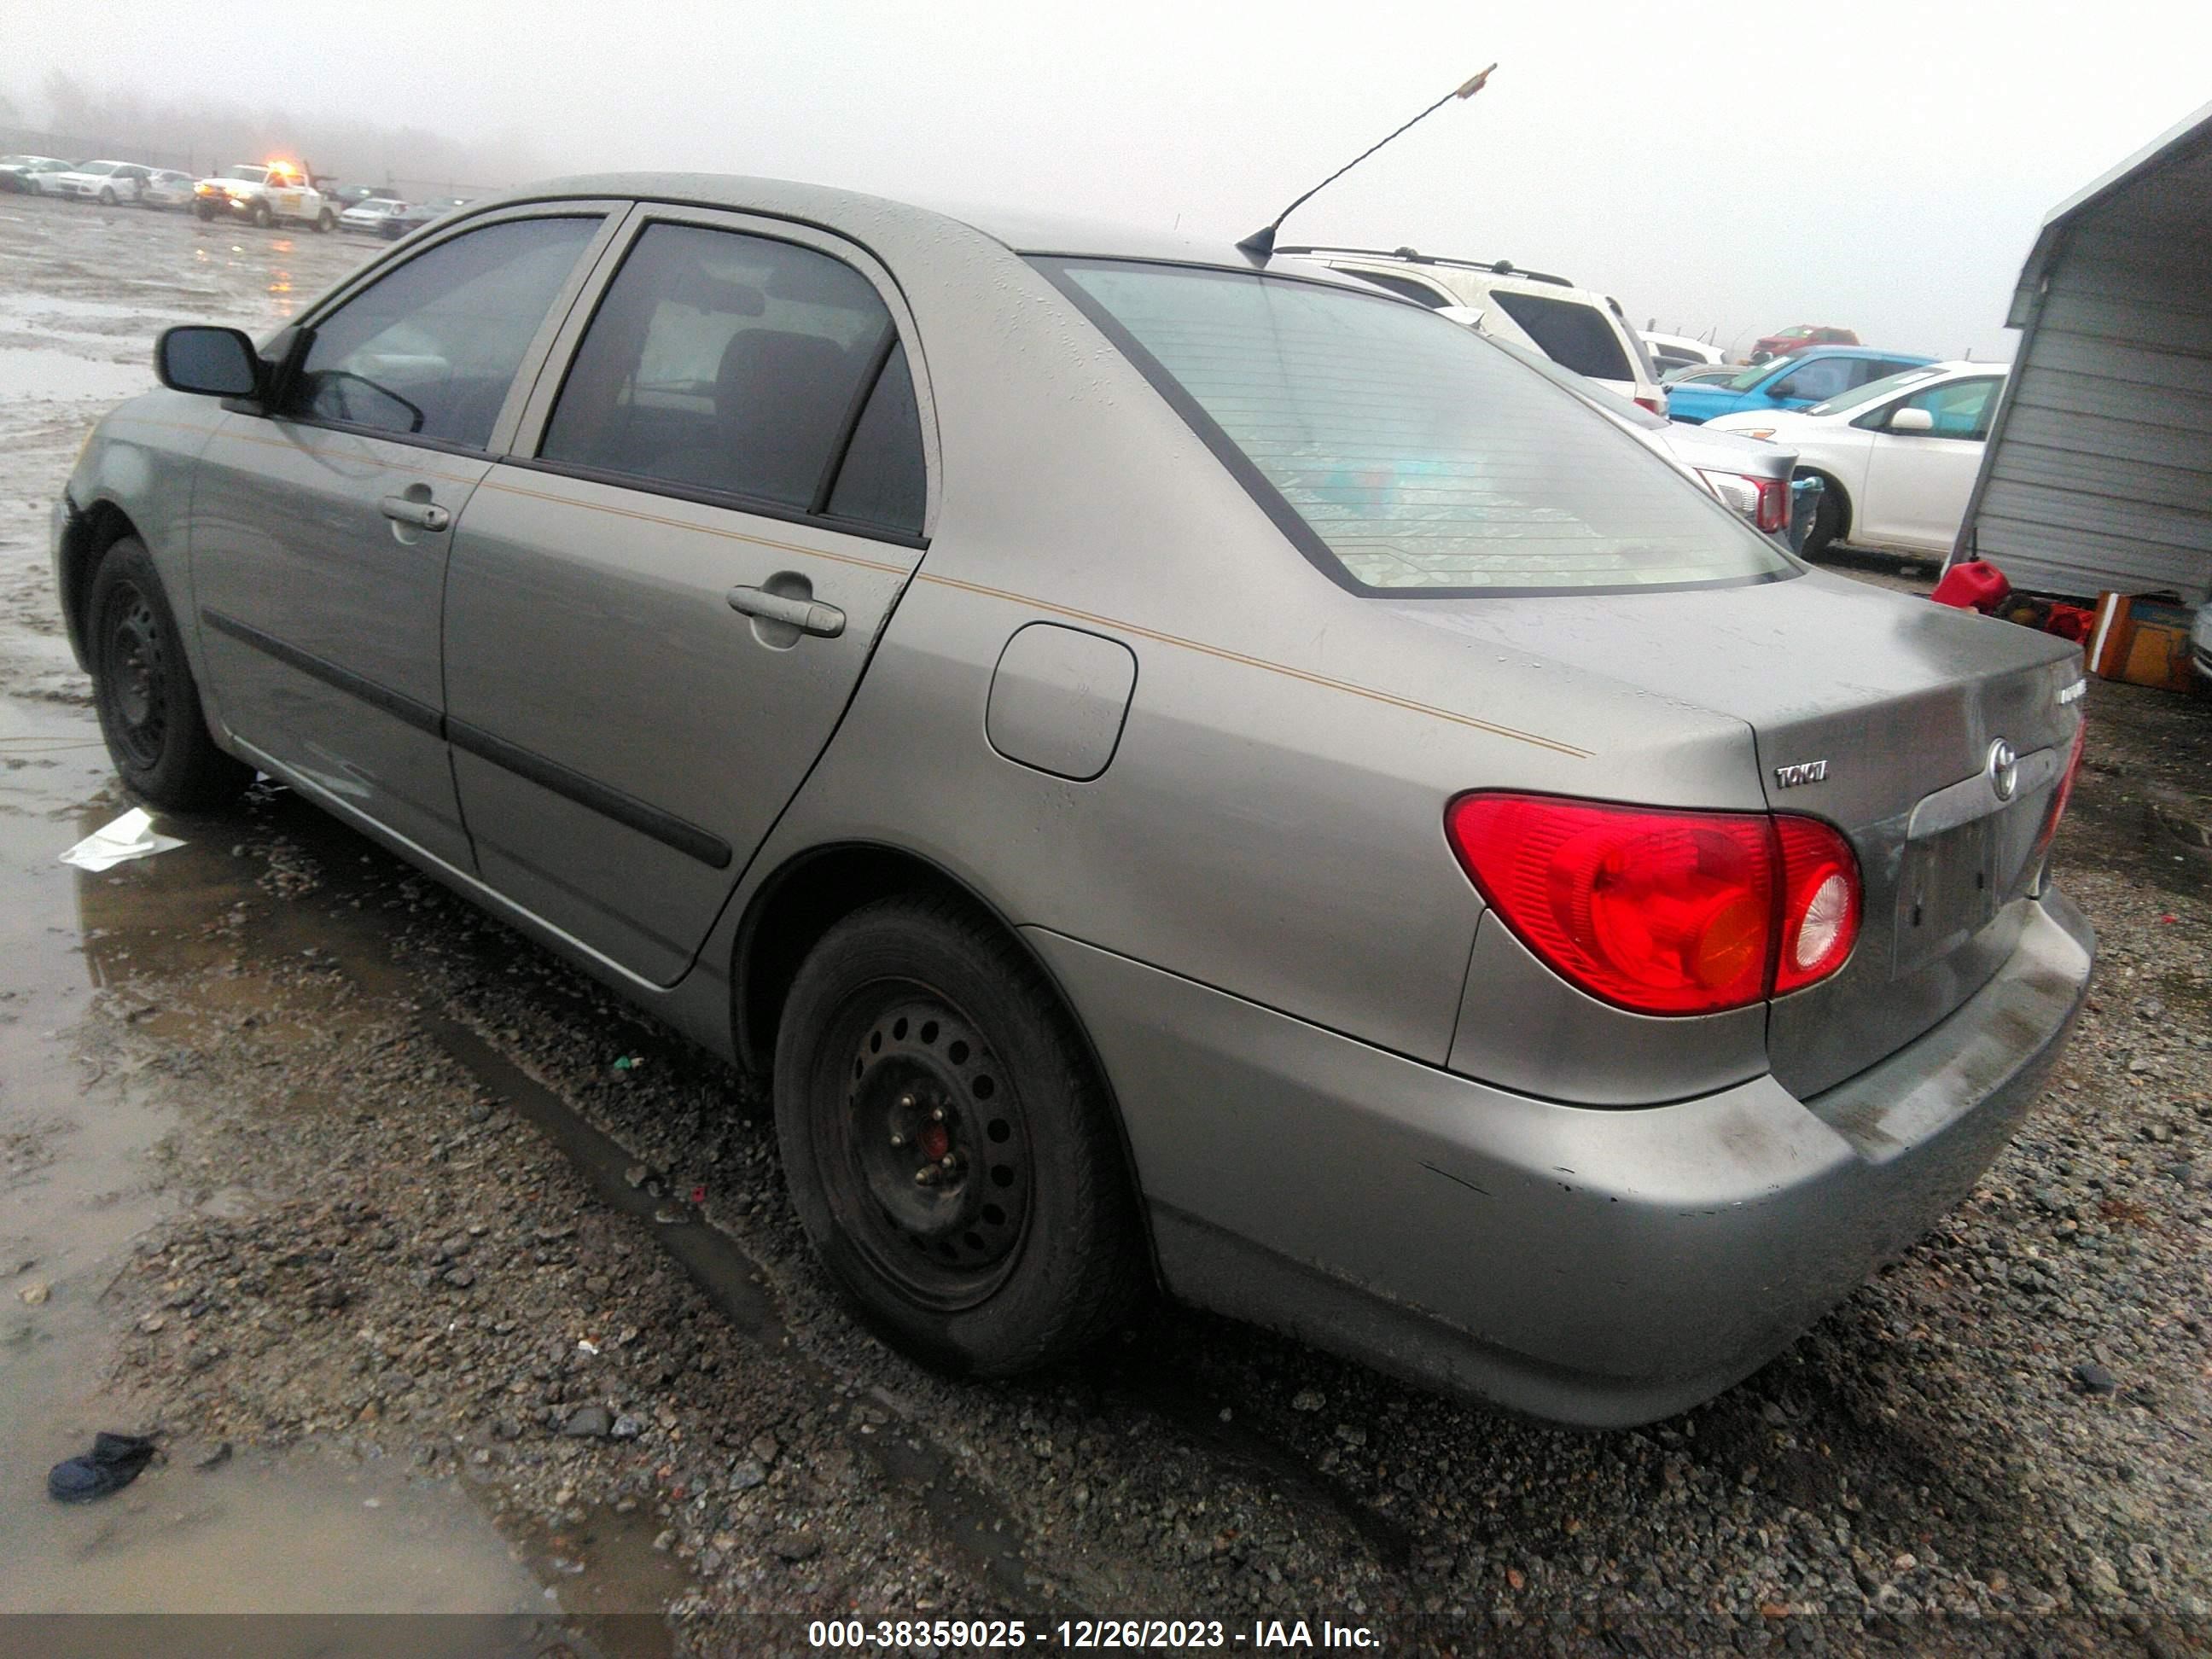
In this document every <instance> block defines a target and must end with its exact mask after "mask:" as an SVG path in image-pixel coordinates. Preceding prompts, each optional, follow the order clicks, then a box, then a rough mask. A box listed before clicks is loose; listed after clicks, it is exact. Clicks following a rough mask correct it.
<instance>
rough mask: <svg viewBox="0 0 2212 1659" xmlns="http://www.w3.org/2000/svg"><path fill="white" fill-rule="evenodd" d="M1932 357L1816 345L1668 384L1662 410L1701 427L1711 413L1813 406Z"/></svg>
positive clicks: (1737, 412)
mask: <svg viewBox="0 0 2212 1659" xmlns="http://www.w3.org/2000/svg"><path fill="white" fill-rule="evenodd" d="M1935 361H1936V360H1935V359H1934V358H1933V357H1922V356H1914V355H1913V354H1911V353H1910V352H1901V351H1881V350H1878V349H1875V347H1873V346H1816V347H1814V349H1811V350H1809V351H1800V352H1796V353H1794V354H1793V355H1791V356H1787V357H1778V358H1775V359H1773V360H1771V361H1770V362H1764V363H1754V364H1753V365H1752V366H1751V367H1750V368H1747V369H1745V370H1744V371H1743V372H1742V373H1741V374H1738V375H1736V376H1735V379H1733V380H1723V381H1719V382H1714V381H1711V380H1700V381H1696V382H1692V383H1683V384H1678V385H1675V386H1669V387H1668V391H1667V413H1668V416H1669V417H1670V418H1671V419H1674V420H1677V421H1687V422H1689V423H1690V424H1691V425H1692V426H1702V425H1703V424H1704V423H1705V422H1707V421H1710V420H1711V419H1712V418H1713V417H1714V416H1716V415H1737V414H1742V413H1744V412H1746V411H1749V410H1761V409H1810V408H1811V407H1812V406H1813V405H1814V404H1818V403H1826V401H1827V400H1828V399H1829V398H1840V397H1842V396H1843V395H1844V393H1845V392H1851V391H1856V390H1857V388H1858V387H1860V386H1864V385H1866V384H1867V383H1868V382H1869V381H1870V380H1881V379H1883V378H1884V377H1885V376H1887V375H1891V374H1897V373H1898V372H1899V370H1901V369H1907V368H1918V367H1919V366H1920V365H1921V364H1923V363H1932V362H1935Z"/></svg>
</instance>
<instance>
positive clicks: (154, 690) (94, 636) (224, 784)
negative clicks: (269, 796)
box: [85, 536, 253, 812]
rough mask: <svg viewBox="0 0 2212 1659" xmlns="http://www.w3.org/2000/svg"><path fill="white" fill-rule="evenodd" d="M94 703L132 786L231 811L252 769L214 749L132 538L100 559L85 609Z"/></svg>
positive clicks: (167, 618)
mask: <svg viewBox="0 0 2212 1659" xmlns="http://www.w3.org/2000/svg"><path fill="white" fill-rule="evenodd" d="M85 640H86V643H87V646H88V655H89V656H90V657H91V659H92V679H93V704H94V708H96V709H97V710H98V711H99V714H100V736H101V737H103V738H106V741H107V752H108V754H109V756H110V757H112V759H113V760H114V762H115V769H116V771H117V773H118V774H119V775H121V777H122V779H123V782H124V784H125V787H127V788H129V789H130V791H131V793H133V794H135V795H137V796H140V797H142V798H143V799H146V800H148V801H150V802H151V803H153V805H156V806H161V807H167V808H168V809H169V810H170V811H179V812H199V811H208V810H210V808H213V807H217V806H221V805H223V804H224V803H226V802H228V801H229V800H231V799H234V798H235V797H236V796H237V795H238V794H240V793H241V792H242V791H243V790H244V789H245V787H246V785H247V784H249V783H251V782H252V781H253V769H252V767H250V766H247V765H246V764H245V763H242V762H240V761H236V760H233V759H232V758H231V757H229V756H228V755H226V754H224V753H223V752H222V750H220V749H218V748H216V745H215V739H214V738H212V737H210V735H209V733H208V728H207V721H206V720H205V719H204V717H203V716H202V714H201V713H200V695H199V688H198V686H197V685H196V684H194V683H193V680H192V671H191V664H190V663H189V662H187V661H186V660H185V650H184V641H183V638H182V636H181V635H179V633H178V630H177V619H176V617H175V616H174V615H173V613H172V612H171V611H170V609H169V601H168V596H167V594H166V593H164V592H162V590H161V574H160V573H159V572H158V571H156V570H155V568H154V559H153V556H152V555H151V554H149V553H148V552H147V550H146V544H144V543H143V542H141V541H139V540H137V538H134V537H128V536H126V537H125V538H123V539H122V540H120V541H118V542H117V543H116V544H114V545H113V546H112V547H110V548H109V549H108V550H107V551H106V553H105V554H103V555H102V556H101V557H100V566H99V568H97V569H96V570H94V572H93V576H92V592H91V593H90V594H89V595H88V597H87V599H86V602H85Z"/></svg>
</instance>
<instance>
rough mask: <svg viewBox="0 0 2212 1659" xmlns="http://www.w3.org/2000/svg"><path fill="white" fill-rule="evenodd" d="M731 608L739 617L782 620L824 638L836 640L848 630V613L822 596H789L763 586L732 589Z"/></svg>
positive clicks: (802, 631)
mask: <svg viewBox="0 0 2212 1659" xmlns="http://www.w3.org/2000/svg"><path fill="white" fill-rule="evenodd" d="M730 609H731V610H732V611H736V612H738V615H740V616H744V617H763V618H764V619H766V620H767V621H769V622H780V623H786V624H787V625H788V626H790V627H793V628H795V629H798V630H799V632H800V633H802V634H813V635H819V636H820V637H821V638H823V639H825V640H834V639H836V637H837V636H838V635H840V634H842V633H843V632H844V631H845V613H844V612H843V611H840V610H839V609H838V608H837V607H836V605H824V604H823V603H822V601H821V600H819V599H791V598H787V597H786V596H785V595H784V594H781V593H771V592H769V591H768V590H767V589H766V588H764V587H733V588H732V589H731V590H730Z"/></svg>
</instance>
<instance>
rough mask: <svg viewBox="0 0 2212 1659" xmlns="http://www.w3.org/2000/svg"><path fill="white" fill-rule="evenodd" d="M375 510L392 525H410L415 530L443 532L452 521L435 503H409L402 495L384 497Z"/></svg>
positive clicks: (449, 514) (443, 509) (451, 517)
mask: <svg viewBox="0 0 2212 1659" xmlns="http://www.w3.org/2000/svg"><path fill="white" fill-rule="evenodd" d="M376 510H377V511H378V512H380V513H382V514H384V516H385V517H386V518H387V519H390V520H392V521H393V522H394V523H397V524H411V525H413V526H415V527H416V529H417V530H433V531H435V530H443V529H444V528H445V527H446V526H447V525H449V524H451V523H453V514H452V513H448V512H447V511H446V509H445V508H444V507H441V506H439V505H438V504H437V502H435V501H409V500H408V499H407V497H406V496H404V495H386V497H385V498H384V499H383V500H382V501H379V502H377V504H376Z"/></svg>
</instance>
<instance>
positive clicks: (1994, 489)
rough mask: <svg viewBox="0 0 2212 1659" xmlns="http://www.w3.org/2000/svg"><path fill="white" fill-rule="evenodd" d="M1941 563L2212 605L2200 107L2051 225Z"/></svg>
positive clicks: (2024, 292) (2206, 243) (2211, 157)
mask: <svg viewBox="0 0 2212 1659" xmlns="http://www.w3.org/2000/svg"><path fill="white" fill-rule="evenodd" d="M2005 320H2006V323H2007V324H2008V325H2009V326H2011V327H2014V328H2017V329H2020V330H2021V331H2022V335H2021V343H2020V351H2019V355H2018V356H2017V357H2016V358H2015V362H2014V366H2013V373H2012V384H2011V386H2010V389H2009V391H2008V393H2007V395H2006V397H2005V399H2004V402H2003V404H2002V405H2001V406H2000V407H1999V410H1998V412H1997V417H1996V426H1995V428H1994V429H1993V430H1992V431H1991V432H1990V441H1989V447H1988V448H1987V450H1986V451H1985V452H1984V454H1983V457H1982V470H1981V472H1980V475H1979V476H1978V477H1977V478H1976V480H1975V483H1974V492H1973V495H1972V499H1971V500H1970V501H1969V502H1968V504H1967V507H1966V519H1965V521H1964V523H1963V525H1962V526H1961V527H1960V533H1959V541H1958V544H1957V545H1956V546H1955V547H1954V550H1953V552H1952V557H1953V558H1954V559H1958V558H1964V557H1967V556H1972V555H1973V554H1976V553H1978V554H1979V555H1980V556H1982V557H1983V558H1985V559H1988V560H1990V561H1992V562H1994V563H1995V564H1996V566H1997V567H1998V568H2000V569H2001V570H2002V571H2003V572H2004V573H2005V574H2006V575H2007V576H2008V578H2010V579H2011V580H2012V582H2013V585H2014V586H2016V587H2023V588H2027V589H2031V590H2033V591H2036V592H2046V593H2058V594H2066V595H2069V596H2075V597H2084V598H2086V597H2088V596H2090V595H2093V594H2096V593H2099V592H2106V591H2108V590H2109V591H2112V592H2121V593H2145V594H2148V593H2160V592H2170V593H2172V594H2175V595H2176V596H2178V597H2179V599H2181V600H2182V602H2183V603H2185V604H2189V605H2199V604H2203V603H2204V602H2205V601H2206V600H2207V599H2212V104H2207V105H2206V106H2204V107H2203V109H2200V110H2198V111H2197V112H2196V113H2195V114H2194V115H2191V117H2190V118H2188V119H2187V120H2185V121H2184V122H2182V123H2181V124H2180V125H2179V126H2177V127H2175V128H2173V129H2172V131H2169V132H2167V133H2166V134H2165V135H2164V136H2163V137H2160V138H2159V139H2157V140H2156V141H2155V142H2154V143H2152V144H2150V145H2149V146H2148V148H2146V149H2143V150H2142V151H2141V152H2139V153H2138V154H2137V155H2134V156H2131V157H2130V158H2129V159H2128V160H2127V161H2123V162H2122V163H2121V164H2120V165H2119V166H2118V167H2115V168H2113V169H2112V171H2111V172H2110V173H2106V175H2105V176H2104V177H2103V178H2101V179H2098V180H2097V181H2096V182H2095V183H2094V184H2093V185H2089V186H2088V187H2087V189H2085V190H2082V191H2079V192H2077V193H2076V194H2075V195H2074V196H2073V197H2070V198H2069V199H2068V200H2067V201H2065V202H2063V203H2062V204H2060V205H2059V206H2058V207H2057V208H2055V209H2054V210H2052V211H2051V215H2050V216H2049V217H2047V218H2046V219H2045V220H2044V222H2043V228H2042V231H2041V232H2040V234H2038V235H2037V237H2036V239H2035V246H2034V249H2033V251H2032V252H2030V253H2029V254H2028V256H2027V264H2026V265H2025V266H2024V267H2023V268H2022V269H2021V274H2020V285H2019V287H2018V288H2017V289H2015V291H2014V294H2013V301H2012V310H2011V312H2010V313H2009V314H2008V316H2007V317H2006V319H2005Z"/></svg>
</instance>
